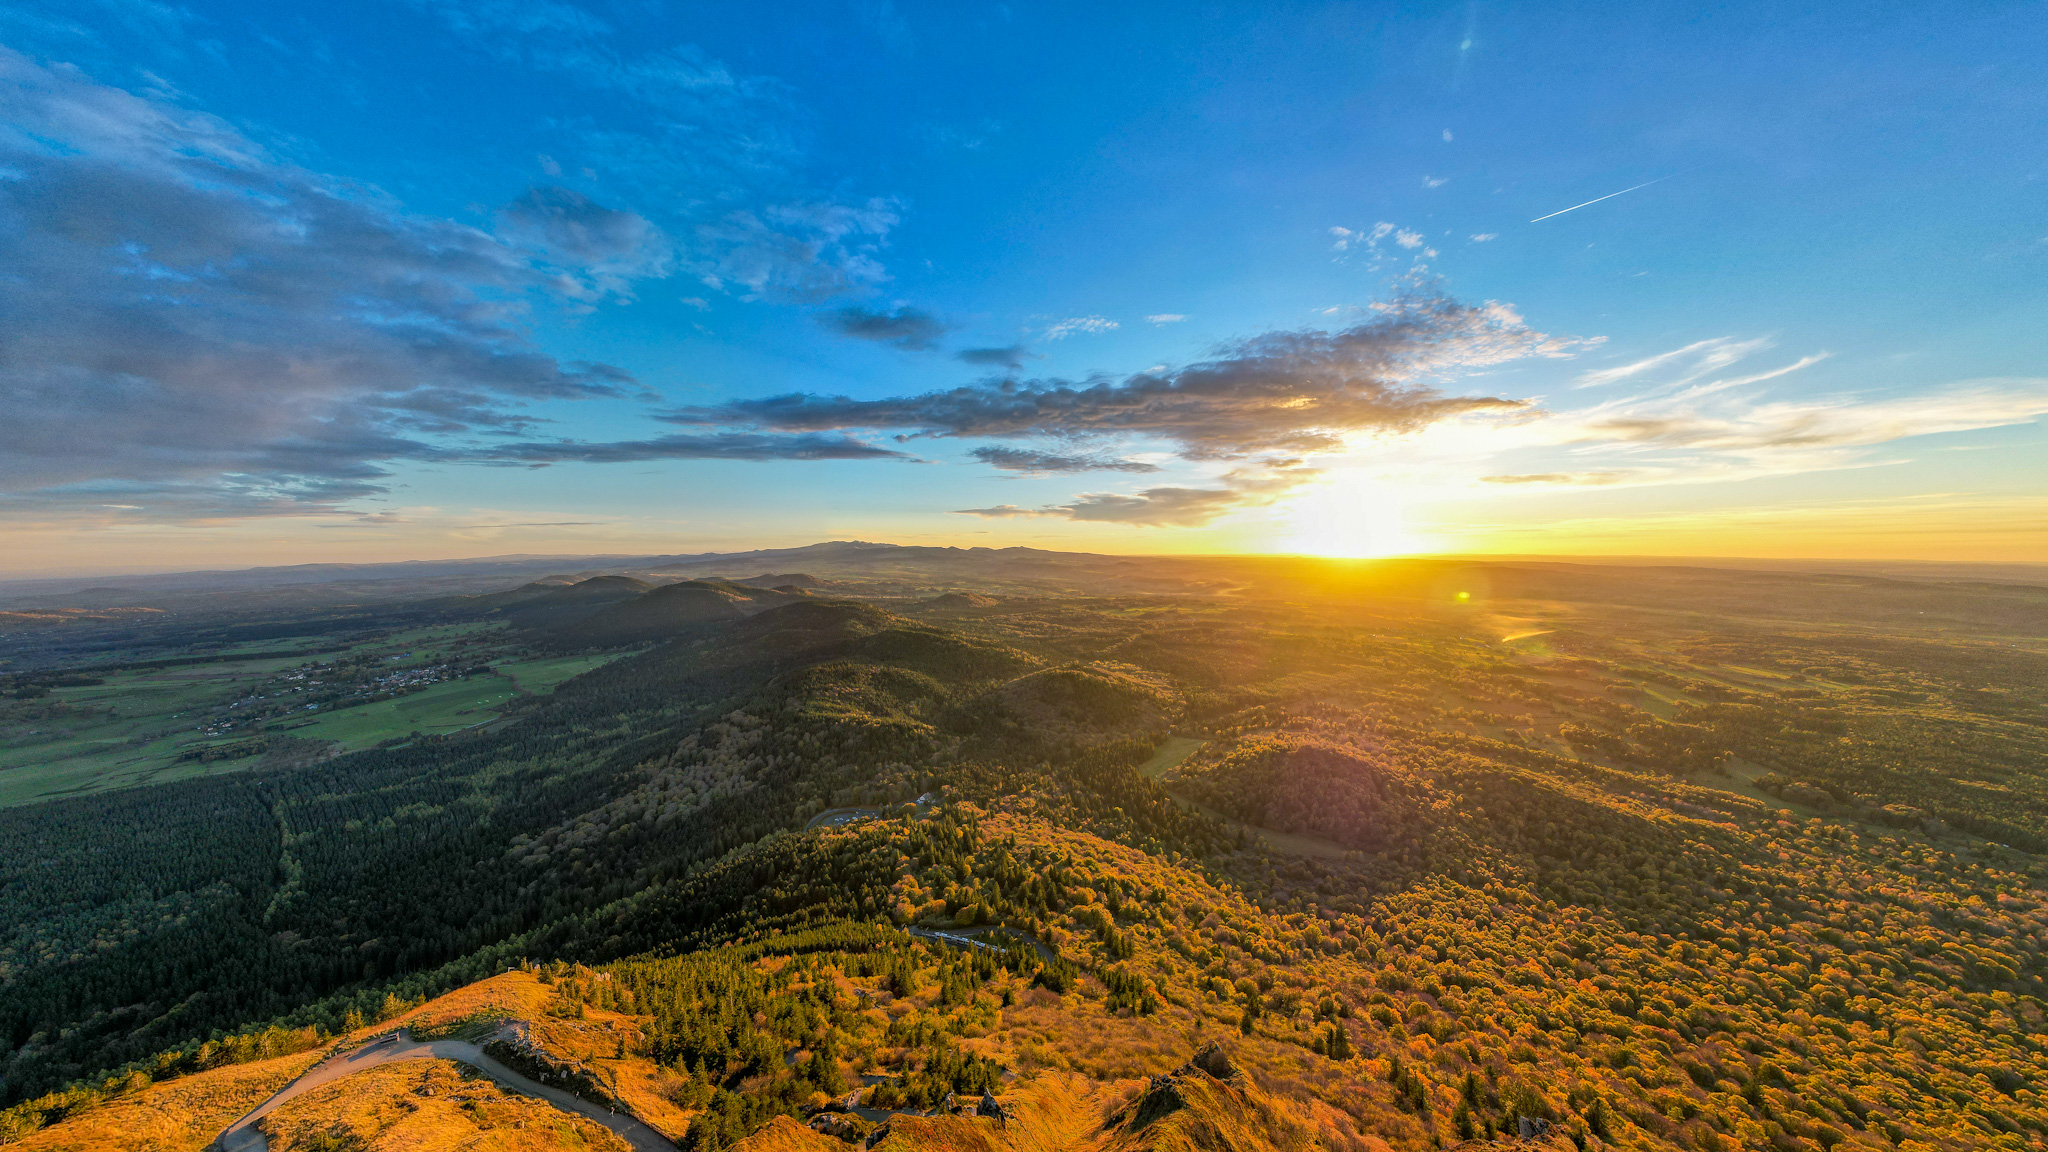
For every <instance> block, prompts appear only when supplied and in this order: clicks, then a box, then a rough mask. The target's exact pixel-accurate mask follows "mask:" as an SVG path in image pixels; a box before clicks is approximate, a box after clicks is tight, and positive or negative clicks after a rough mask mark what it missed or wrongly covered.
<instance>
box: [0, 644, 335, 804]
mask: <svg viewBox="0 0 2048 1152" xmlns="http://www.w3.org/2000/svg"><path fill="white" fill-rule="evenodd" d="M312 659H315V658H314V657H292V658H284V659H263V660H234V661H223V662H221V663H217V664H193V665H185V666H182V667H173V668H148V669H137V670H133V671H126V672H110V673H107V674H105V675H104V676H103V677H101V679H104V680H105V683H104V684H96V685H83V686H78V687H60V688H57V689H55V690H53V691H52V692H51V694H50V695H49V696H48V697H45V698H44V699H41V700H32V701H25V702H21V703H11V702H10V703H6V704H0V806H4V805H9V804H23V803H27V802H29V801H32V800H40V799H47V798H50V797H54V796H71V795H77V794H79V793H82V792H96V791H101V790H103V789H107V788H123V787H128V786H130V785H135V784H152V783H164V782H167V781H171V780H179V779H185V778H188V777H193V776H203V775H208V774H211V773H214V772H224V771H233V770H235V769H237V768H244V767H247V766H248V762H246V761H245V762H242V763H236V762H233V761H220V760H215V761H211V762H203V761H196V760H191V761H184V762H180V761H179V759H178V757H179V754H180V753H181V752H183V751H185V750H187V749H189V748H191V747H194V746H196V745H200V744H204V743H207V741H206V740H205V739H204V738H203V737H202V736H200V734H199V733H198V731H197V730H196V729H197V727H198V717H199V716H201V715H203V714H204V712H205V710H206V709H209V708H212V707H214V706H216V705H219V704H221V703H223V702H225V701H228V700H232V699H234V698H235V697H236V696H238V695H240V694H242V693H243V692H246V691H249V690H251V689H252V688H253V687H254V686H255V685H257V684H261V683H263V682H265V681H266V680H268V679H270V678H271V677H273V676H275V675H277V674H278V673H280V672H283V671H285V670H287V669H291V668H295V667H298V666H300V665H303V664H305V663H307V662H309V661H310V660H312Z"/></svg>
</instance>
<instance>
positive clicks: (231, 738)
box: [0, 624, 620, 807]
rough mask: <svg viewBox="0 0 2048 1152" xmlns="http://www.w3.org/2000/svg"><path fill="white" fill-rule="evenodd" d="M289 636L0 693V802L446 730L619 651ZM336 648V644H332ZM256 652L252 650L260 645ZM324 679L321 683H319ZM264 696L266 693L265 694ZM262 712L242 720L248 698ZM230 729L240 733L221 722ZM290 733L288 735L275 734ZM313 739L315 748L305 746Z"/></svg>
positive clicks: (479, 720) (488, 629)
mask: <svg viewBox="0 0 2048 1152" xmlns="http://www.w3.org/2000/svg"><path fill="white" fill-rule="evenodd" d="M291 647H293V645H291V644H287V643H270V644H258V645H237V646H234V647H231V648H227V649H223V650H221V651H218V652H210V653H206V654H205V655H207V656H209V657H211V658H212V659H211V660H210V662H206V663H190V664H178V665H173V666H170V667H147V668H130V669H125V670H117V671H106V672H99V673H95V674H92V675H90V676H81V677H74V679H83V680H88V681H90V680H97V681H99V682H98V683H72V684H67V683H63V682H61V681H60V682H58V683H55V684H53V685H52V686H50V687H49V688H48V690H47V692H46V694H44V695H41V696H37V697H34V698H31V699H9V698H6V697H4V696H0V807H4V806H7V805H14V804H26V803H31V802H34V801H38V800H48V799H54V798H57V797H61V796H75V795H80V794H84V793H90V792H99V791H104V790H106V789H109V788H126V787H132V786H135V785H140V784H161V783H168V782H170V781H174V780H183V779H189V778H193V777H200V776H211V775H216V774H219V773H222V772H237V771H241V770H244V769H247V768H250V767H252V766H254V765H256V764H258V763H260V762H263V760H264V758H265V756H266V755H268V756H269V757H270V761H271V762H272V763H276V762H278V761H279V760H280V759H283V760H287V761H289V760H291V759H293V758H297V759H304V758H307V757H309V756H314V755H323V754H326V753H328V752H353V751H357V750H360V749H364V748H371V747H375V746H377V745H378V744H382V743H385V742H387V741H392V740H403V739H406V738H408V737H410V736H412V735H413V734H415V733H418V734H421V735H428V736H440V735H446V734H448V733H451V732H459V731H462V730H464V729H467V728H474V727H478V726H480V725H483V724H488V723H490V722H491V721H492V720H495V719H497V718H498V717H499V715H500V713H501V711H502V710H503V709H505V708H507V707H508V706H510V705H512V704H514V703H516V702H517V701H519V700H520V699H522V698H527V697H532V696H540V695H546V694H547V693H549V692H552V691H554V690H555V688H556V687H558V686H559V685H561V684H562V683H563V682H565V681H567V680H569V679H571V678H573V677H575V676H579V675H581V674H583V673H584V672H587V671H589V670H591V669H592V668H597V667H600V666H602V665H603V664H605V663H606V662H607V661H610V660H612V659H615V658H617V657H618V656H619V655H620V653H618V652H610V653H599V654H585V655H574V656H556V655H542V656H533V657H525V658H522V657H524V649H523V648H522V647H520V646H518V645H515V644H511V643H508V642H507V641H506V640H505V638H504V636H503V633H502V629H500V628H498V627H496V626H487V625H477V624H460V625H452V626H442V627H435V628H414V629H407V630H403V631H397V632H392V633H387V634H383V635H378V636H373V637H369V638H366V639H363V640H361V641H359V642H357V643H353V644H348V645H343V646H339V647H338V650H330V651H321V652H316V653H310V654H303V655H299V654H294V655H276V653H278V652H279V651H280V650H287V649H290V648H291ZM329 647H330V648H334V647H336V646H333V645H329ZM252 648H253V649H254V651H253V652H252V651H251V649H252ZM449 662H457V663H464V662H467V663H468V664H469V665H470V666H472V667H474V666H482V665H487V666H488V667H489V669H490V671H488V672H485V673H479V674H472V675H464V676H460V677H458V678H451V679H446V680H440V681H437V682H432V683H426V684H424V685H419V686H412V685H405V686H403V688H404V690H403V691H402V693H401V694H397V695H390V696H387V697H386V698H382V699H372V700H365V701H362V702H351V700H350V699H349V698H348V697H345V696H344V697H342V698H340V699H322V700H320V701H317V702H315V703H313V704H311V705H310V706H309V705H303V704H297V703H290V702H287V703H278V704H275V705H270V703H269V702H271V701H277V700H279V699H280V696H281V692H280V688H281V686H282V688H283V691H289V692H304V691H306V689H305V688H304V687H302V686H292V685H294V684H295V681H294V678H295V677H297V678H298V680H300V681H304V680H309V679H312V678H315V677H323V676H324V677H328V678H329V682H328V685H323V687H327V686H331V685H332V684H333V677H334V675H335V673H334V672H333V671H331V669H333V668H335V667H348V668H352V669H358V670H360V671H358V672H356V673H355V675H356V676H358V677H359V678H369V677H384V678H388V677H391V676H404V675H406V674H408V673H409V672H411V673H418V674H421V675H426V674H428V673H424V672H420V670H426V669H432V668H435V667H441V666H445V665H447V664H448V663H449ZM312 682H314V683H319V680H317V679H313V681H312ZM266 690H268V691H266ZM259 694H261V695H263V697H264V700H263V701H260V702H259V703H262V704H265V705H266V706H267V707H266V708H265V711H266V712H267V713H268V714H266V715H261V716H258V717H252V718H248V719H238V718H237V717H238V711H246V710H247V709H248V707H249V701H250V699H251V697H252V696H255V695H259ZM224 724H232V725H233V727H231V728H223V727H222V726H223V725H224ZM277 736H284V737H289V740H288V741H279V740H275V739H271V740H268V742H267V743H266V742H265V738H267V737H277ZM307 742H313V743H310V744H309V743H307Z"/></svg>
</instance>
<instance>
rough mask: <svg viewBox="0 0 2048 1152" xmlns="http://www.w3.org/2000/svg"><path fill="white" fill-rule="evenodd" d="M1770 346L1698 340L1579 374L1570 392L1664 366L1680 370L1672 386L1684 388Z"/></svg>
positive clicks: (1763, 342) (1755, 342)
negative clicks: (1682, 386)
mask: <svg viewBox="0 0 2048 1152" xmlns="http://www.w3.org/2000/svg"><path fill="white" fill-rule="evenodd" d="M1770 346H1771V341H1770V340H1769V339H1765V338H1757V339H1753V340H1736V339H1734V338H1732V337H1727V336H1721V337H1716V338H1714V339H1711V340H1699V341H1695V342H1694V343H1691V344H1687V345H1686V346H1685V347H1683V348H1674V349H1672V350H1671V351H1669V352H1659V353H1657V354H1656V355H1654V356H1645V357H1643V358H1642V359H1640V360H1635V361H1631V362H1630V363H1627V364H1618V365H1616V366H1614V367H1612V368H1598V369H1594V370H1593V371H1590V372H1585V373H1582V374H1581V375H1580V376H1579V378H1578V379H1577V380H1574V381H1573V382H1572V387H1574V388H1598V387H1600V386H1601V385H1604V384H1616V383H1619V382H1621V381H1623V380H1631V379H1636V378H1638V377H1642V376H1644V375H1646V374H1649V373H1653V372H1655V371H1656V370H1657V369H1660V368H1664V367H1667V366H1682V367H1683V368H1684V370H1685V371H1684V374H1683V375H1682V376H1681V377H1680V378H1679V379H1677V380H1675V381H1672V383H1677V384H1687V383H1691V382H1692V381H1694V380H1697V379H1699V378H1700V377H1702V376H1705V375H1708V374H1710V373H1714V372H1718V371H1720V370H1721V369H1723V368H1726V367H1728V366H1729V365H1731V364H1734V363H1736V362H1737V361H1739V360H1742V359H1743V358H1745V357H1747V356H1749V355H1751V354H1752V353H1755V352H1759V351H1762V350H1763V349H1765V348H1769V347H1770Z"/></svg>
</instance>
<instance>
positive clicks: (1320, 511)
mask: <svg viewBox="0 0 2048 1152" xmlns="http://www.w3.org/2000/svg"><path fill="white" fill-rule="evenodd" d="M1274 519H1275V526H1276V527H1277V528H1278V529H1279V534H1278V538H1277V539H1276V540H1275V542H1274V547H1275V549H1276V550H1278V551H1286V552H1299V553H1304V554H1307V555H1310V556H1330V557H1338V558H1346V559H1367V558H1374V557H1380V556H1406V555H1412V554H1414V553H1417V552H1425V551H1429V550H1430V545H1429V543H1428V542H1427V540H1426V539H1425V537H1424V536H1423V535H1422V534H1420V533H1418V532H1416V531H1415V530H1414V529H1413V528H1412V527H1410V525H1409V523H1408V500H1407V497H1406V494H1405V493H1403V492H1401V491H1400V490H1399V489H1397V488H1394V487H1393V486H1391V485H1389V484H1386V483H1384V482H1382V481H1378V480H1374V479H1372V478H1370V477H1363V476H1344V475H1338V476H1335V477H1333V478H1331V479H1330V481H1329V482H1327V483H1325V484H1322V485H1320V486H1318V487H1315V488H1313V489H1310V490H1308V491H1306V492H1304V493H1303V494H1302V495H1301V496H1299V497H1298V498H1296V499H1295V500H1294V501H1293V502H1292V506H1291V507H1290V508H1288V509H1287V511H1285V512H1283V513H1282V514H1281V515H1279V516H1277V517H1275V518H1274Z"/></svg>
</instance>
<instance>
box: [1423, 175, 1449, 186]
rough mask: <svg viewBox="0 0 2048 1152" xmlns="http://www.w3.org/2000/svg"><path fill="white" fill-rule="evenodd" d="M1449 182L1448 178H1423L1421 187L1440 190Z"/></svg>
mask: <svg viewBox="0 0 2048 1152" xmlns="http://www.w3.org/2000/svg"><path fill="white" fill-rule="evenodd" d="M1450 182H1451V178H1450V177H1449V176H1424V177H1423V178H1422V186H1423V187H1424V188H1441V187H1443V186H1444V185H1446V184H1449V183H1450Z"/></svg>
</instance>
